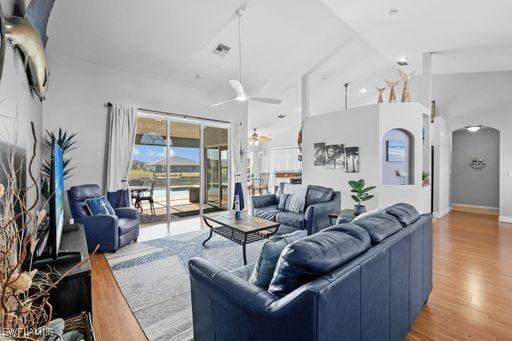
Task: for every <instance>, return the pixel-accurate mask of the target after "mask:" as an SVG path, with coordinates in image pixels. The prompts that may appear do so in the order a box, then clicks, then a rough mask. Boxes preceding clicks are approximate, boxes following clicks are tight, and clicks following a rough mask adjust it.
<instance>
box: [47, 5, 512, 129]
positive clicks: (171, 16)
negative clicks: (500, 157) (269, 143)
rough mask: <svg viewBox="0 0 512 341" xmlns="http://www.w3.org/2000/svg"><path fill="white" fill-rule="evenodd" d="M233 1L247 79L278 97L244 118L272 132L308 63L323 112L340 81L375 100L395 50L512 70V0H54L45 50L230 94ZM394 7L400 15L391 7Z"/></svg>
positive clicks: (447, 63)
mask: <svg viewBox="0 0 512 341" xmlns="http://www.w3.org/2000/svg"><path fill="white" fill-rule="evenodd" d="M239 7H245V8H246V13H245V15H244V17H243V18H242V36H243V71H244V85H245V87H246V89H247V91H248V92H249V93H251V94H253V95H265V96H273V97H280V98H282V99H283V100H284V102H285V103H284V104H283V105H282V106H269V107H268V108H267V109H263V108H261V109H258V110H255V111H254V112H255V113H254V114H253V115H252V117H250V126H249V128H251V129H252V128H254V127H256V128H261V132H264V133H268V134H271V135H272V130H273V129H274V130H276V131H279V129H280V128H274V127H276V125H283V124H288V123H281V122H285V121H286V120H283V121H279V122H280V123H276V121H275V117H276V116H277V114H279V113H284V114H287V115H289V117H290V119H291V118H292V117H293V118H294V119H296V120H300V115H299V113H300V107H299V106H300V103H301V100H300V95H301V92H300V78H301V76H302V75H303V74H304V73H307V72H312V76H311V77H312V80H311V81H312V95H313V99H312V105H313V108H314V110H316V111H317V112H318V113H321V112H325V111H331V110H335V109H339V108H341V107H343V103H344V96H343V83H345V82H347V81H350V82H351V85H350V88H349V89H350V93H351V95H350V105H351V106H354V105H358V104H365V103H368V102H369V101H374V100H375V98H376V96H375V93H376V92H375V86H383V85H384V84H383V80H384V78H388V79H397V78H398V75H397V69H396V65H395V64H394V61H395V60H396V58H397V57H399V56H402V55H406V56H408V57H409V61H410V62H411V64H412V65H411V68H412V69H415V70H416V71H417V73H421V54H422V53H423V52H424V51H433V52H435V54H434V55H433V70H434V72H436V73H445V72H475V71H497V70H512V58H511V55H512V20H510V13H512V1H510V0H486V1H482V0H450V1H448V0H444V1H443V0H429V1H424V0H422V1H420V0H357V1H356V0H343V1H341V0H300V1H297V0H250V1H249V2H247V3H246V1H245V0H215V1H206V0H187V1H182V0H152V1H140V0H109V1H105V0H88V1H81V0H61V1H57V2H56V4H55V8H54V11H53V13H52V17H51V20H50V24H49V37H50V40H49V45H48V50H49V54H50V55H51V54H58V55H65V56H68V57H72V58H78V59H81V60H84V61H88V62H92V63H97V64H101V65H104V66H108V67H112V68H116V69H119V70H124V71H129V72H133V73H136V74H141V75H144V76H146V77H152V78H157V79H161V80H165V81H169V82H172V83H175V84H178V85H183V86H187V87H192V88H196V89H200V90H203V91H205V92H207V93H209V94H210V95H211V96H212V97H213V98H214V99H216V100H221V99H224V98H226V97H228V96H229V97H230V96H232V95H233V94H232V89H231V88H230V87H229V85H228V83H227V80H229V79H236V78H238V46H237V21H236V16H235V14H234V13H235V11H236V9H237V8H239ZM391 8H396V9H398V14H396V15H395V16H393V17H390V16H387V15H386V13H385V12H386V10H389V9H391ZM218 43H222V44H225V45H228V46H230V47H231V48H232V49H231V51H230V52H229V53H228V55H227V56H226V57H220V56H218V55H215V54H213V53H212V51H213V49H214V47H215V46H216V45H217V44H218ZM196 75H199V76H200V77H199V78H196ZM363 87H364V88H367V89H368V92H367V93H366V94H360V93H359V92H358V91H359V90H360V89H361V88H363ZM255 108H258V106H255ZM287 122H288V121H287ZM265 130H266V131H265Z"/></svg>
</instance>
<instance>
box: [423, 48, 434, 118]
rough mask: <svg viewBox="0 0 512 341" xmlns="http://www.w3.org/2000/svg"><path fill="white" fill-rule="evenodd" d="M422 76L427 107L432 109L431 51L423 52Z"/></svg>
mask: <svg viewBox="0 0 512 341" xmlns="http://www.w3.org/2000/svg"><path fill="white" fill-rule="evenodd" d="M423 76H424V77H425V84H426V92H427V98H426V100H427V103H426V104H427V108H429V109H432V108H431V106H432V52H424V53H423Z"/></svg>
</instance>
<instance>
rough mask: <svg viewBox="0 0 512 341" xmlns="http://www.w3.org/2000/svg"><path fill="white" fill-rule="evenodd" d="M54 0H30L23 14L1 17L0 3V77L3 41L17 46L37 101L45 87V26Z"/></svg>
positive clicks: (41, 98) (46, 75)
mask: <svg viewBox="0 0 512 341" xmlns="http://www.w3.org/2000/svg"><path fill="white" fill-rule="evenodd" d="M54 3H55V0H32V1H31V2H30V4H29V5H28V7H27V10H26V13H25V15H24V16H12V17H9V18H5V17H4V15H3V11H2V7H1V5H0V80H1V77H2V70H3V65H4V56H5V48H6V44H7V42H10V43H11V44H12V45H13V46H14V47H17V48H18V49H19V50H20V51H21V52H22V54H23V56H24V58H25V66H26V69H27V73H28V79H29V82H30V87H31V89H32V90H33V91H34V93H35V94H36V95H37V97H38V98H39V100H40V101H43V100H44V99H45V95H46V90H47V89H48V75H49V71H48V59H47V58H46V51H45V47H46V42H47V41H48V37H47V36H46V28H47V26H48V18H49V17H50V13H51V11H52V9H53V5H54Z"/></svg>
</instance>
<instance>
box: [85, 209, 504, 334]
mask: <svg viewBox="0 0 512 341" xmlns="http://www.w3.org/2000/svg"><path fill="white" fill-rule="evenodd" d="M92 279H93V281H92V286H93V316H94V317H93V319H94V327H95V331H96V336H97V337H98V339H99V340H102V341H116V340H145V337H144V334H143V332H142V330H141V329H140V327H139V325H138V323H137V321H136V320H135V318H134V317H133V315H132V313H131V311H130V308H129V307H128V305H127V303H126V301H125V300H124V297H123V295H122V293H121V291H120V290H119V287H118V286H117V283H116V281H115V279H114V277H113V275H112V273H111V272H110V269H109V267H108V264H107V262H106V260H105V257H104V256H103V255H101V254H100V255H95V256H94V257H93V259H92ZM407 339H408V340H466V339H471V340H512V224H505V223H498V221H497V217H496V216H492V215H483V214H474V213H467V212H452V213H450V214H448V215H446V216H444V217H443V218H441V219H438V220H437V221H435V222H434V290H433V292H432V294H431V296H430V299H429V302H428V304H427V306H426V307H424V309H423V311H422V312H421V314H420V316H419V317H418V319H417V320H416V322H415V324H414V325H413V327H412V329H411V331H410V333H409V335H408V337H407Z"/></svg>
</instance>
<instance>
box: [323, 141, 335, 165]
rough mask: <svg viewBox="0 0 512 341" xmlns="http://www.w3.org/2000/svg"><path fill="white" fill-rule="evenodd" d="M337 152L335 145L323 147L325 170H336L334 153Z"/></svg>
mask: <svg viewBox="0 0 512 341" xmlns="http://www.w3.org/2000/svg"><path fill="white" fill-rule="evenodd" d="M337 151H338V145H337V144H331V145H328V146H325V166H326V168H327V169H334V168H336V153H337Z"/></svg>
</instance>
